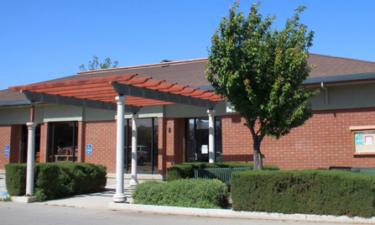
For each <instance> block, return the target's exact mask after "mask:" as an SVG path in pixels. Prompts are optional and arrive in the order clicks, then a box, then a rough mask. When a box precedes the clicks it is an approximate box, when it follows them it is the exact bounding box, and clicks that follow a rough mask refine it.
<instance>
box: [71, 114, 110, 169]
mask: <svg viewBox="0 0 375 225" xmlns="http://www.w3.org/2000/svg"><path fill="white" fill-rule="evenodd" d="M81 126H82V127H83V131H84V136H85V140H84V141H83V145H84V146H86V145H88V144H90V145H92V155H85V156H84V159H85V160H84V161H85V162H87V163H93V164H101V165H104V166H106V167H107V173H115V172H116V121H95V122H84V123H83V124H81ZM78 133H79V131H78ZM78 139H80V138H78ZM78 143H80V140H78ZM84 154H85V153H84Z"/></svg>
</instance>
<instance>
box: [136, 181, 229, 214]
mask: <svg viewBox="0 0 375 225" xmlns="http://www.w3.org/2000/svg"><path fill="white" fill-rule="evenodd" d="M227 194H228V188H227V186H226V185H225V184H224V183H223V182H221V181H219V180H204V179H180V180H176V181H172V182H164V183H161V182H156V181H149V182H145V183H141V184H138V185H137V186H136V188H135V189H134V191H133V193H132V198H133V199H134V203H136V204H147V205H165V206H180V207H197V208H215V209H217V208H222V207H226V206H227V205H228V200H227Z"/></svg>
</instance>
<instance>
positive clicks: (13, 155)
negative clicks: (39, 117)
mask: <svg viewBox="0 0 375 225" xmlns="http://www.w3.org/2000/svg"><path fill="white" fill-rule="evenodd" d="M10 135H11V136H10V138H11V143H10V152H9V163H19V162H20V154H21V135H22V125H12V127H11V133H10Z"/></svg>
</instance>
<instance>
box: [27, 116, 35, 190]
mask: <svg viewBox="0 0 375 225" xmlns="http://www.w3.org/2000/svg"><path fill="white" fill-rule="evenodd" d="M26 125H27V128H28V140H27V171H26V195H27V196H33V195H34V163H35V127H36V125H37V123H34V122H29V123H26Z"/></svg>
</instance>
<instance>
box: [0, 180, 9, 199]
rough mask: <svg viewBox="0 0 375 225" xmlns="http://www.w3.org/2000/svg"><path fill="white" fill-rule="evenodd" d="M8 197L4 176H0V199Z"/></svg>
mask: <svg viewBox="0 0 375 225" xmlns="http://www.w3.org/2000/svg"><path fill="white" fill-rule="evenodd" d="M6 196H8V192H7V189H6V186H5V175H1V174H0V198H4V197H6Z"/></svg>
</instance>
